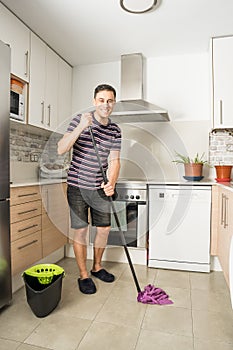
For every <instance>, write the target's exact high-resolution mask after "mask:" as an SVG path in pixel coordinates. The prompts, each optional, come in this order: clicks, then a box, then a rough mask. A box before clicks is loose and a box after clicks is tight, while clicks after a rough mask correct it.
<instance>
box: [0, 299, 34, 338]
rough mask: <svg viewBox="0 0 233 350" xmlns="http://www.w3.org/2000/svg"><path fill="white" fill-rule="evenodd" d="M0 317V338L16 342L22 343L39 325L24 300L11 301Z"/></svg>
mask: <svg viewBox="0 0 233 350" xmlns="http://www.w3.org/2000/svg"><path fill="white" fill-rule="evenodd" d="M0 317H1V322H0V337H2V338H5V339H11V340H16V341H23V340H24V339H25V338H26V337H27V336H28V335H29V334H30V333H31V332H32V331H33V330H34V329H35V328H36V327H37V326H38V325H39V324H40V319H38V318H37V317H36V316H35V315H34V314H33V312H32V311H31V309H30V307H29V305H28V304H27V302H26V300H23V301H22V302H15V301H13V303H12V305H10V306H8V307H7V308H5V309H4V310H3V311H2V312H1V313H0ZM22 320H23V322H22Z"/></svg>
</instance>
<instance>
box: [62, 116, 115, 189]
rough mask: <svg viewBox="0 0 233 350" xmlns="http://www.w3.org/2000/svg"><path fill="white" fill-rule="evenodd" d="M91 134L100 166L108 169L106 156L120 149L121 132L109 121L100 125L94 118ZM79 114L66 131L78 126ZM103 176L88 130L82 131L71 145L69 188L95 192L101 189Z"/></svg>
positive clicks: (105, 169)
mask: <svg viewBox="0 0 233 350" xmlns="http://www.w3.org/2000/svg"><path fill="white" fill-rule="evenodd" d="M92 117H93V124H92V132H93V135H94V138H95V142H96V145H97V149H98V153H99V156H100V159H101V163H102V166H103V168H104V171H105V172H106V171H107V169H108V156H109V153H110V151H112V150H117V151H118V150H119V151H120V149H121V130H120V128H119V127H118V126H117V124H115V123H112V122H111V120H110V119H109V122H108V124H107V125H102V124H100V123H99V122H98V121H97V120H96V119H95V117H94V114H93V115H92ZM80 118H81V114H79V115H77V116H75V117H74V118H73V119H72V121H71V122H70V125H69V127H68V129H67V132H72V131H73V130H74V129H75V128H76V126H77V125H78V124H79V122H80ZM102 182H103V176H102V173H101V170H100V167H99V163H98V159H97V156H96V153H95V150H94V147H93V144H92V140H91V135H90V132H89V129H88V128H86V129H84V130H83V131H82V133H81V134H80V136H79V137H78V139H77V140H76V141H75V143H74V145H73V153H72V160H71V164H70V167H69V170H68V176H67V183H68V184H69V185H71V186H76V187H80V188H85V189H88V190H95V189H100V188H101V183H102Z"/></svg>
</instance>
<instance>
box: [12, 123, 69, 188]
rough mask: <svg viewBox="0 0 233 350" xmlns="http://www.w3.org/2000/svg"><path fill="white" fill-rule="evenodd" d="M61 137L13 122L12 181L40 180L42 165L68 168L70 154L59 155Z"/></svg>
mask: <svg viewBox="0 0 233 350" xmlns="http://www.w3.org/2000/svg"><path fill="white" fill-rule="evenodd" d="M60 138H61V135H59V134H56V133H51V132H49V131H46V130H43V129H40V128H36V127H32V126H30V125H25V124H21V123H17V122H14V121H11V123H10V181H11V182H20V181H23V182H25V181H27V180H34V181H36V180H38V177H39V167H40V165H41V164H45V163H46V164H47V163H48V164H53V165H54V164H62V165H64V166H66V164H67V163H68V161H69V154H66V155H64V156H58V155H57V142H58V140H59V139H60Z"/></svg>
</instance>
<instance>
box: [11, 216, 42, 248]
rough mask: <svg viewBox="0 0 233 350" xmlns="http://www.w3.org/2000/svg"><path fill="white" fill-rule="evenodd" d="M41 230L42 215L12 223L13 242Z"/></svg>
mask: <svg viewBox="0 0 233 350" xmlns="http://www.w3.org/2000/svg"><path fill="white" fill-rule="evenodd" d="M37 231H41V215H39V216H36V217H34V218H30V219H27V220H23V221H19V222H15V223H14V224H11V242H14V241H16V240H17V239H20V238H22V237H25V236H27V235H30V234H32V233H34V232H37Z"/></svg>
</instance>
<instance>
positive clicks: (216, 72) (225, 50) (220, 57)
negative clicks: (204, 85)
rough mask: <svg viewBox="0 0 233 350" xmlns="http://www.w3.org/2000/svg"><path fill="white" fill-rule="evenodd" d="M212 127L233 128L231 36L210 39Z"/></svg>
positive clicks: (232, 39) (232, 49)
mask: <svg viewBox="0 0 233 350" xmlns="http://www.w3.org/2000/svg"><path fill="white" fill-rule="evenodd" d="M211 54H212V74H213V76H212V79H213V89H212V92H213V127H214V128H232V127H233V119H232V115H233V99H232V95H233V66H232V61H233V36H231V37H222V38H213V39H212V52H211Z"/></svg>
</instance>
